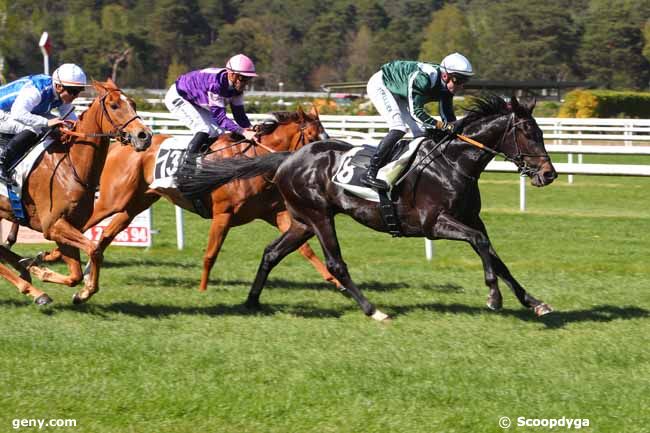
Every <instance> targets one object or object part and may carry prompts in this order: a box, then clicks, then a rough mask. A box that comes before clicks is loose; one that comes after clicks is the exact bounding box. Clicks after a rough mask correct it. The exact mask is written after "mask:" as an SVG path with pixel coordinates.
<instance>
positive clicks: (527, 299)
mask: <svg viewBox="0 0 650 433" xmlns="http://www.w3.org/2000/svg"><path fill="white" fill-rule="evenodd" d="M476 226H477V227H478V229H479V230H480V231H481V232H482V233H483V234H484V235H485V236H486V237H487V229H486V228H485V224H483V221H481V220H480V219H479V220H478V222H477V224H476ZM477 252H478V251H477ZM489 254H490V258H491V260H492V264H493V266H494V271H495V272H496V274H497V276H498V277H500V278H501V279H502V280H503V281H505V282H506V284H507V285H508V286H509V287H510V289H512V291H513V292H514V294H515V296H516V297H517V299H518V300H519V302H520V303H521V305H523V306H524V307H527V308H532V309H533V310H534V311H535V314H536V315H538V316H543V315H545V314H548V313H550V312H552V311H553V309H552V308H551V306H550V305H548V304H546V303H544V302H542V301H540V300H538V299H535V298H534V297H533V296H532V295H530V294H529V293H528V292H527V291H526V290H525V289H524V288H523V287H522V286H521V284H519V282H518V281H517V280H516V279H515V278H514V277H513V276H512V274H511V273H510V270H509V269H508V267H507V266H506V265H505V263H503V261H502V260H501V258H500V257H499V256H498V255H497V253H496V251H495V250H494V248H493V247H492V245H490V247H489ZM497 292H498V289H497ZM491 296H492V292H490V297H488V306H490V299H491ZM498 296H499V298H500V297H501V293H498Z"/></svg>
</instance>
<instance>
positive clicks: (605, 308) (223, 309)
mask: <svg viewBox="0 0 650 433" xmlns="http://www.w3.org/2000/svg"><path fill="white" fill-rule="evenodd" d="M2 307H10V308H11V307H14V308H18V307H23V308H35V309H38V310H40V312H41V313H42V314H46V315H53V314H55V313H56V312H58V311H71V312H75V313H84V314H92V315H96V316H100V317H102V318H104V319H107V320H113V319H115V317H114V315H115V314H124V315H127V316H132V317H138V318H143V319H145V318H161V317H170V316H175V315H205V316H273V315H275V314H278V313H283V314H289V315H294V316H297V317H302V318H339V317H341V316H343V315H344V314H346V313H349V312H352V311H358V312H359V314H362V313H361V311H360V310H359V309H358V307H357V306H356V304H354V303H353V302H350V305H349V306H346V307H337V308H336V309H334V308H320V307H315V306H314V305H311V304H267V303H264V304H262V305H261V306H260V308H258V309H250V308H247V307H246V306H244V305H243V304H236V305H229V304H215V305H209V306H176V305H165V304H139V303H136V302H116V303H112V304H106V305H101V304H92V303H91V304H83V305H71V304H67V305H61V304H54V305H50V306H46V307H39V306H36V305H34V304H33V303H32V302H29V301H28V300H27V299H26V300H25V301H18V300H13V299H2V300H0V308H2ZM379 307H380V308H381V309H382V310H383V311H385V312H388V313H390V315H391V316H392V317H393V318H397V317H399V316H402V315H406V314H409V313H412V312H414V311H419V310H426V311H433V312H437V313H443V314H455V315H470V316H477V315H485V314H490V315H497V316H499V315H500V316H509V317H516V318H517V319H519V320H521V321H523V322H535V323H543V324H544V325H545V326H546V327H547V328H549V329H558V328H563V327H564V326H566V325H567V324H572V323H584V322H602V323H606V322H611V321H614V320H632V319H647V318H650V311H648V310H646V309H644V308H639V307H635V306H623V307H618V306H614V305H597V306H594V307H593V308H590V309H585V310H573V311H554V312H553V313H551V314H548V315H546V316H542V317H536V316H535V314H534V313H533V312H532V310H528V309H524V308H521V309H508V308H505V309H503V310H501V311H498V312H493V311H490V310H488V309H487V307H478V306H471V305H465V304H457V303H454V304H442V303H435V302H434V303H425V304H422V303H420V304H413V305H405V306H387V307H382V306H379Z"/></svg>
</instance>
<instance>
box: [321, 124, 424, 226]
mask: <svg viewBox="0 0 650 433" xmlns="http://www.w3.org/2000/svg"><path fill="white" fill-rule="evenodd" d="M424 139H425V137H418V138H416V139H414V140H400V141H398V142H397V144H396V145H395V147H394V148H393V150H392V153H391V155H390V162H388V164H386V165H384V166H383V167H382V168H381V169H380V170H379V173H378V174H377V179H381V180H383V181H385V182H386V183H387V184H388V186H389V188H390V190H389V191H388V192H381V193H378V192H377V191H376V190H374V189H372V188H369V187H367V186H366V185H365V184H364V183H363V182H362V178H363V176H364V175H365V173H366V172H367V171H368V167H369V165H370V159H371V158H372V156H373V155H374V153H375V149H376V148H375V147H374V146H368V145H363V146H358V147H354V148H352V149H350V150H349V151H348V152H346V153H345V154H344V155H343V158H342V160H341V163H340V165H339V167H338V168H337V170H336V174H334V177H333V178H332V181H333V182H334V183H335V184H337V185H338V186H340V187H341V188H343V189H344V190H345V191H346V192H348V193H350V194H352V195H355V196H357V197H360V198H363V199H365V200H369V201H374V202H378V203H380V206H379V210H380V212H381V216H382V219H383V221H384V223H385V224H386V226H387V227H388V231H389V232H390V234H391V235H393V236H401V235H402V231H401V229H400V221H399V216H398V215H397V211H396V208H395V203H394V200H393V190H394V187H396V186H397V185H398V184H399V182H400V180H401V178H400V176H402V174H403V173H406V172H407V171H408V168H409V167H410V166H411V164H412V163H413V160H414V159H415V155H416V151H417V149H418V147H419V146H420V143H422V141H423V140H424Z"/></svg>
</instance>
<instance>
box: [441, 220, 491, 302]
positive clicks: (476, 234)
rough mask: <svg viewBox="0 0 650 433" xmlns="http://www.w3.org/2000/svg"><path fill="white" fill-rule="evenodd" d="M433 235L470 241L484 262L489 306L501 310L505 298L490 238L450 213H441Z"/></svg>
mask: <svg viewBox="0 0 650 433" xmlns="http://www.w3.org/2000/svg"><path fill="white" fill-rule="evenodd" d="M433 235H434V236H435V237H436V238H439V239H449V240H459V241H465V242H468V243H469V244H470V245H471V246H472V248H474V251H476V253H477V254H478V255H479V257H480V258H481V261H482V262H483V272H484V276H485V285H486V286H488V289H489V290H490V294H489V295H488V302H487V306H488V307H489V308H490V309H491V310H499V309H501V307H502V305H503V298H502V296H501V292H500V291H499V285H498V281H497V276H496V273H495V270H494V264H493V262H492V257H491V255H490V248H491V246H490V239H489V238H488V237H487V234H485V233H483V232H482V231H481V230H477V229H475V228H472V227H470V226H468V225H466V224H463V223H462V222H460V221H458V220H456V219H455V218H452V217H451V216H449V215H445V214H443V215H440V216H439V217H438V220H437V221H436V224H435V226H434V227H433Z"/></svg>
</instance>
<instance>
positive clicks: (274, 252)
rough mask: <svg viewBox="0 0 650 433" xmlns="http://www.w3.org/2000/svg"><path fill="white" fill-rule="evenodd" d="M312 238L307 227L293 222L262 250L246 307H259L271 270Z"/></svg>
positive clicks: (312, 234) (311, 233)
mask: <svg viewBox="0 0 650 433" xmlns="http://www.w3.org/2000/svg"><path fill="white" fill-rule="evenodd" d="M312 236H314V233H313V232H312V231H311V230H310V229H309V227H307V226H306V225H304V224H301V223H299V222H297V221H293V222H292V223H291V227H289V230H287V231H286V232H284V233H282V235H280V237H279V238H277V239H276V240H274V241H273V242H271V243H270V244H269V245H268V246H267V247H266V248H265V249H264V254H263V255H262V261H261V262H260V266H259V267H258V269H257V274H256V275H255V281H253V285H252V286H251V289H250V291H249V292H248V299H247V300H246V306H247V307H249V308H256V307H258V306H259V304H260V295H261V294H262V289H263V288H264V284H265V283H266V279H267V278H268V276H269V273H270V272H271V270H272V269H273V268H274V267H275V266H276V265H277V264H278V263H280V261H282V259H283V258H285V257H286V256H287V255H288V254H289V253H291V252H293V251H295V250H297V249H298V247H300V245H302V244H304V243H305V242H307V240H308V239H309V238H311V237H312Z"/></svg>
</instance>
